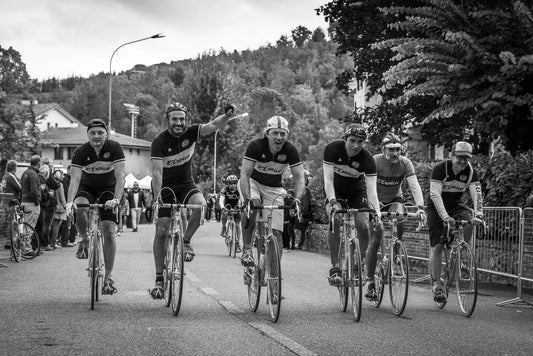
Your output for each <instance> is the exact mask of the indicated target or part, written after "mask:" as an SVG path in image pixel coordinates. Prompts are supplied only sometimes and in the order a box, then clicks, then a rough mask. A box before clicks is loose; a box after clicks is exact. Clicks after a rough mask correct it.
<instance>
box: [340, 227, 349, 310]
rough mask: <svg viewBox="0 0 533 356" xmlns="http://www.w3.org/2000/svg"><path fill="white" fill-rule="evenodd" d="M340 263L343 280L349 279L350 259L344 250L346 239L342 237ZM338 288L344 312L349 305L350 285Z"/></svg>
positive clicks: (341, 307)
mask: <svg viewBox="0 0 533 356" xmlns="http://www.w3.org/2000/svg"><path fill="white" fill-rule="evenodd" d="M339 264H340V266H341V271H342V280H343V281H346V280H347V276H346V275H347V273H348V272H347V268H348V261H347V259H346V253H345V251H344V239H342V238H341V244H340V246H339ZM337 290H338V291H339V303H340V310H341V311H342V312H345V311H346V307H347V306H348V287H346V286H345V285H342V286H339V287H337Z"/></svg>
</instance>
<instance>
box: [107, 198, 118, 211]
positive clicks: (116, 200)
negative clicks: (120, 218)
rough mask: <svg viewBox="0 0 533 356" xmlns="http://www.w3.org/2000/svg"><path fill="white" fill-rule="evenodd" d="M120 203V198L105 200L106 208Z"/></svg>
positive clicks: (112, 207)
mask: <svg viewBox="0 0 533 356" xmlns="http://www.w3.org/2000/svg"><path fill="white" fill-rule="evenodd" d="M118 203H119V201H118V199H110V200H108V201H106V202H105V208H106V209H114V208H115V207H116V206H117V205H118Z"/></svg>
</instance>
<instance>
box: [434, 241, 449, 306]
mask: <svg viewBox="0 0 533 356" xmlns="http://www.w3.org/2000/svg"><path fill="white" fill-rule="evenodd" d="M442 254H443V255H444V256H443V257H444V263H442V266H441V270H440V283H441V285H442V286H443V289H444V295H445V296H446V301H445V302H435V301H434V303H435V307H437V309H442V308H444V307H445V306H446V303H447V300H448V292H449V291H450V267H449V264H448V263H449V262H448V255H449V252H448V248H447V247H446V246H443V247H442Z"/></svg>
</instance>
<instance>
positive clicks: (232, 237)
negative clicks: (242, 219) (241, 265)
mask: <svg viewBox="0 0 533 356" xmlns="http://www.w3.org/2000/svg"><path fill="white" fill-rule="evenodd" d="M224 209H225V210H226V212H225V213H226V214H227V221H226V229H225V230H226V236H225V243H226V247H227V249H228V256H230V257H231V256H233V258H235V257H236V256H237V247H238V246H239V236H241V233H240V228H241V227H240V224H237V223H236V222H235V214H240V213H241V210H240V209H234V208H232V207H231V205H229V204H228V205H226V206H225V208H224Z"/></svg>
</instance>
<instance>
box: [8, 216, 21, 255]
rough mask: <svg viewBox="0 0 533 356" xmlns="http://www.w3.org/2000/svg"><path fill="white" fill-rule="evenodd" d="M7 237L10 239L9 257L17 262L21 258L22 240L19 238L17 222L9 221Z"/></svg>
mask: <svg viewBox="0 0 533 356" xmlns="http://www.w3.org/2000/svg"><path fill="white" fill-rule="evenodd" d="M9 235H10V237H9V239H10V241H11V258H13V259H14V260H15V262H19V261H20V259H21V258H22V246H23V244H22V242H21V240H20V234H19V233H18V224H17V223H15V222H13V221H11V222H10V223H9Z"/></svg>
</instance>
